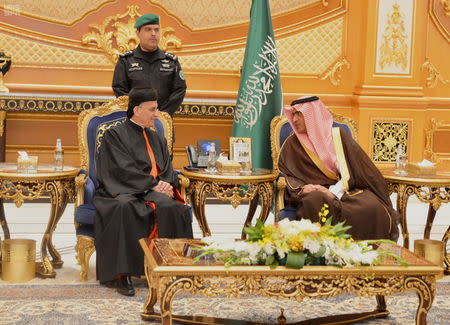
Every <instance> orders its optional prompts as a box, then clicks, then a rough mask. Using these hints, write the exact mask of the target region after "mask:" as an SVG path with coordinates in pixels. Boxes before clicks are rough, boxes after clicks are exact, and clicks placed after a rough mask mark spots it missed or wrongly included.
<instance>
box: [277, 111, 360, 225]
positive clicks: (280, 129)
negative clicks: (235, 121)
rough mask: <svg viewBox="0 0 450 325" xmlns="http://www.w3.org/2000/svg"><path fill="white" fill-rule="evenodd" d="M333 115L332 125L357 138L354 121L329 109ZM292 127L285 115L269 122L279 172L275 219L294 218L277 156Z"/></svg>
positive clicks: (294, 210)
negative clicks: (285, 198)
mask: <svg viewBox="0 0 450 325" xmlns="http://www.w3.org/2000/svg"><path fill="white" fill-rule="evenodd" d="M330 113H331V115H332V116H333V120H334V122H333V126H339V127H341V128H343V129H344V130H346V131H347V132H348V133H350V134H351V135H352V137H353V139H355V140H357V139H358V127H357V124H356V122H355V121H354V120H353V119H351V118H348V117H344V116H342V115H340V114H337V113H334V112H333V111H330ZM291 132H293V131H292V128H291V125H290V124H289V122H288V120H287V118H286V116H275V117H274V118H273V119H272V121H271V123H270V143H271V149H272V161H273V170H277V171H278V172H279V176H278V179H277V181H276V188H275V221H279V220H282V219H284V218H289V219H290V220H295V215H296V210H297V209H296V208H295V207H292V206H285V204H284V192H285V190H286V179H285V178H284V176H283V174H281V173H280V171H279V170H278V158H279V156H280V151H281V147H282V146H283V143H284V141H285V140H286V138H287V137H288V136H289V135H290V134H291Z"/></svg>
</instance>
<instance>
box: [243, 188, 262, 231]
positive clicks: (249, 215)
mask: <svg viewBox="0 0 450 325" xmlns="http://www.w3.org/2000/svg"><path fill="white" fill-rule="evenodd" d="M258 201H259V194H258V193H256V194H255V196H254V197H253V198H252V199H251V200H250V201H249V203H248V213H247V218H246V219H245V222H244V227H248V226H250V225H251V223H252V220H253V216H254V215H255V212H256V208H257V207H258ZM245 238H247V236H246V234H245V233H244V228H242V234H241V239H245Z"/></svg>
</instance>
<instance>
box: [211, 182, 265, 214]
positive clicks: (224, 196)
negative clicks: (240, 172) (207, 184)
mask: <svg viewBox="0 0 450 325" xmlns="http://www.w3.org/2000/svg"><path fill="white" fill-rule="evenodd" d="M212 189H213V191H214V194H215V195H216V197H217V198H218V199H219V200H222V201H230V203H231V205H232V206H233V208H235V209H236V208H237V207H238V205H239V204H240V203H241V201H247V200H251V199H253V198H254V197H255V194H256V192H257V191H256V189H257V186H256V185H254V184H248V185H244V186H241V185H238V186H235V185H230V186H226V185H223V184H216V183H213V184H212Z"/></svg>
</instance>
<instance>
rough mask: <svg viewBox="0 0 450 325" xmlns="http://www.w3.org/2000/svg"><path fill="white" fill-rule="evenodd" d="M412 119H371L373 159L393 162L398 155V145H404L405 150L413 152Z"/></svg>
mask: <svg viewBox="0 0 450 325" xmlns="http://www.w3.org/2000/svg"><path fill="white" fill-rule="evenodd" d="M411 124H412V120H399V121H393V120H386V119H373V120H372V121H371V128H372V130H371V132H370V133H369V134H372V135H373V138H371V142H372V145H371V148H372V160H373V161H374V162H377V163H393V162H395V158H396V155H397V147H398V146H399V145H401V146H402V148H403V150H404V152H406V154H409V153H410V152H412V150H411V148H410V134H411Z"/></svg>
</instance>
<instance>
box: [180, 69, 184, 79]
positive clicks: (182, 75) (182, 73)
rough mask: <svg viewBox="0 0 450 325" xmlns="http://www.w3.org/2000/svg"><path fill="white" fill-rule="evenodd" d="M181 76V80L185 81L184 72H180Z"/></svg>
mask: <svg viewBox="0 0 450 325" xmlns="http://www.w3.org/2000/svg"><path fill="white" fill-rule="evenodd" d="M179 76H180V79H181V80H184V72H183V70H180V73H179Z"/></svg>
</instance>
